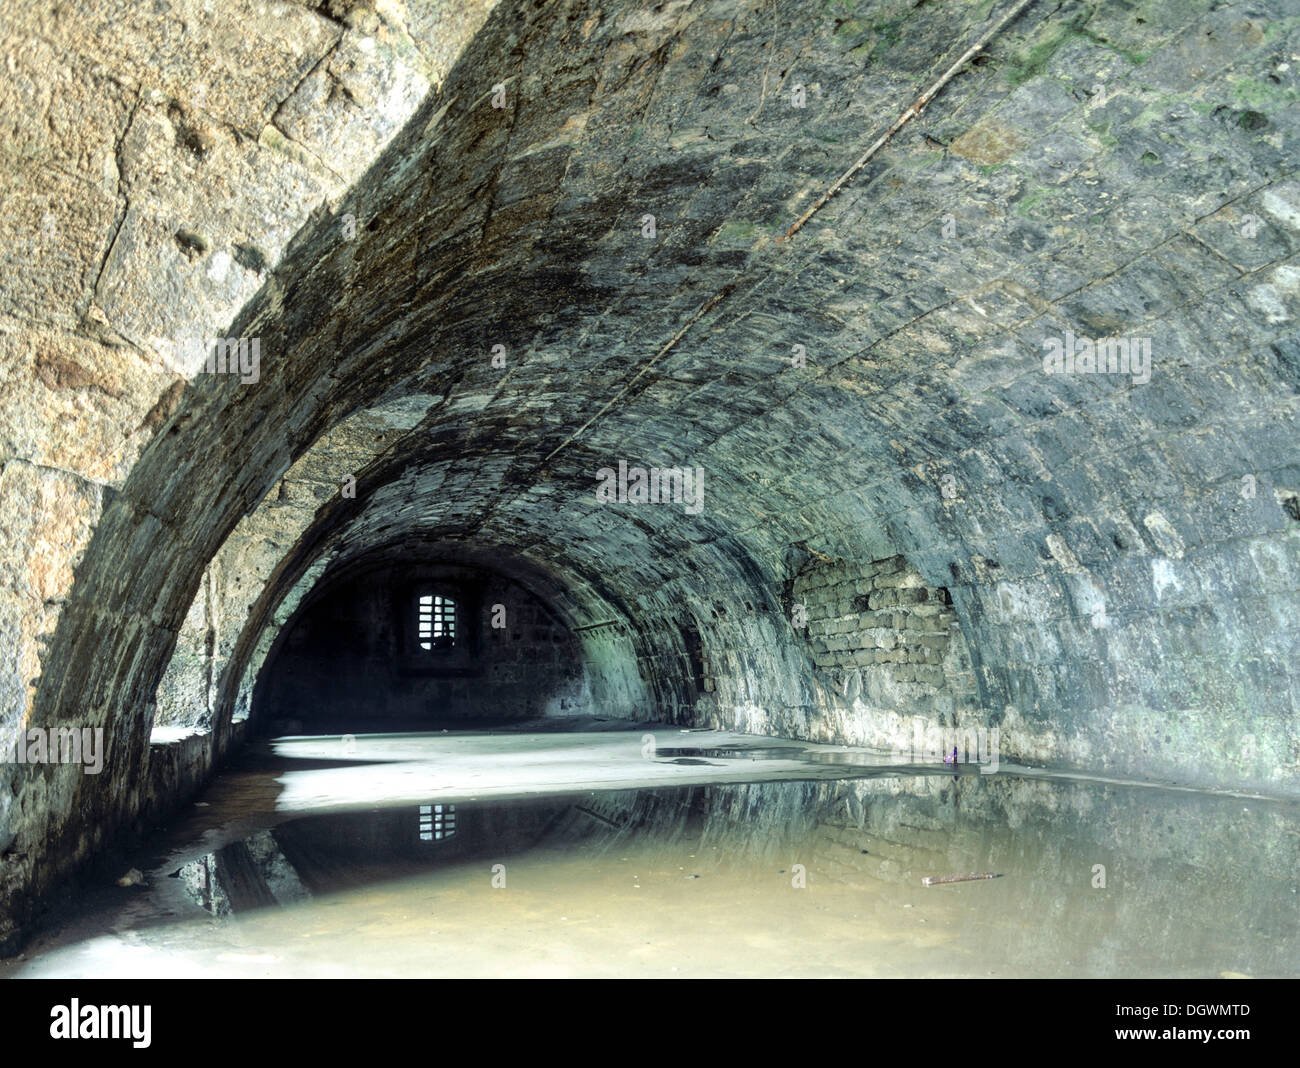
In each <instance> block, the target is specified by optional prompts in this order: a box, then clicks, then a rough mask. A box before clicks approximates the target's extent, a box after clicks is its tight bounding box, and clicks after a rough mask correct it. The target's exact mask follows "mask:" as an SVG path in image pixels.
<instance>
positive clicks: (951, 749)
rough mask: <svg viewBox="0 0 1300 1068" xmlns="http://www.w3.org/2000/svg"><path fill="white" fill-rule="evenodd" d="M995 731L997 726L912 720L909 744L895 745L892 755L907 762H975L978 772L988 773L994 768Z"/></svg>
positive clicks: (995, 752) (996, 743)
mask: <svg viewBox="0 0 1300 1068" xmlns="http://www.w3.org/2000/svg"><path fill="white" fill-rule="evenodd" d="M998 734H999V728H997V727H940V726H939V725H938V724H935V723H926V722H925V721H924V720H920V719H914V720H913V721H912V744H911V747H910V748H909V747H908V746H907V745H906V744H904V743H900V744H898V745H895V746H894V749H893V755H894V756H895V758H898V759H901V760H905V761H907V762H908V763H911V764H937V763H939V762H940V761H943V763H945V764H951V765H953V766H954V767H955V766H956V765H958V764H978V765H979V769H980V774H982V775H992V774H994V773H995V772H996V771H997V770H998Z"/></svg>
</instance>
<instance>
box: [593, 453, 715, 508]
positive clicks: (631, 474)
mask: <svg viewBox="0 0 1300 1068" xmlns="http://www.w3.org/2000/svg"><path fill="white" fill-rule="evenodd" d="M596 483H597V485H596V500H597V501H599V502H600V503H601V504H684V505H685V506H686V512H687V513H688V514H690V515H699V514H700V512H701V510H703V508H704V468H702V467H696V468H694V469H692V468H689V467H649V468H646V467H629V466H628V463H627V461H626V460H619V462H618V470H617V471H615V470H614V468H612V467H602V468H601V469H600V470H599V471H597V472H596Z"/></svg>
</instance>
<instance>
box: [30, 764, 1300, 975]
mask: <svg viewBox="0 0 1300 1068" xmlns="http://www.w3.org/2000/svg"><path fill="white" fill-rule="evenodd" d="M755 751H762V750H755ZM767 751H768V752H770V751H772V750H770V749H769V750H767ZM659 752H660V754H661V755H662V754H663V753H665V752H666V751H665V750H660V751H659ZM667 752H671V751H667ZM747 755H748V754H747ZM759 759H763V758H761V757H760V758H759ZM961 770H962V772H963V773H962V774H959V775H957V776H955V777H954V776H953V775H952V774H951V772H950V771H945V770H944V769H928V773H926V774H914V773H911V772H909V771H907V770H901V771H900V769H897V768H895V769H876V773H874V774H873V775H872V776H870V777H865V778H852V779H844V780H833V779H832V780H821V781H781V782H771V781H769V782H750V783H742V784H726V785H694V786H683V787H677V788H656V789H640V790H618V791H601V792H589V791H588V792H581V793H575V794H573V795H570V796H564V797H546V798H537V799H525V800H512V801H478V802H473V801H468V802H467V801H464V800H457V801H455V802H449V801H446V800H444V799H440V798H438V797H431V798H428V799H426V800H425V801H423V802H422V803H420V804H412V805H404V806H394V807H386V808H382V809H371V810H364V811H351V812H339V813H332V814H329V815H309V816H301V817H297V818H288V817H286V818H285V819H284V820H283V822H278V823H276V824H275V825H274V826H267V827H263V828H260V829H257V830H255V831H254V832H253V833H250V834H248V835H246V836H244V837H242V838H241V839H239V840H236V841H229V842H226V843H224V844H222V845H220V846H219V847H218V848H214V849H211V850H210V851H207V852H204V851H202V850H198V851H193V850H192V851H191V853H190V854H189V855H185V856H176V855H173V856H172V857H170V858H169V859H168V861H167V862H166V864H165V865H159V866H155V867H154V868H153V869H151V870H149V871H148V872H147V877H146V885H145V886H143V887H138V888H133V889H129V890H122V891H120V892H116V891H115V893H119V901H120V902H126V903H127V904H125V905H123V904H119V905H118V906H117V909H116V911H115V912H113V913H112V915H111V916H108V917H105V918H101V919H99V920H97V921H94V922H92V921H90V920H83V922H82V924H81V926H80V928H79V929H77V931H76V933H75V936H72V935H69V934H67V933H66V932H65V934H64V936H63V937H62V939H61V940H52V941H51V940H47V941H46V944H45V945H44V947H37V948H38V949H43V951H40V952H37V953H35V954H31V956H32V959H30V960H28V961H24V962H17V964H16V966H15V965H13V964H12V963H11V966H10V968H9V971H10V973H11V974H15V975H20V976H21V975H26V976H38V975H59V976H68V977H91V976H110V975H111V976H114V977H123V976H178V977H180V976H195V977H197V976H229V977H255V976H283V977H290V976H352V975H357V976H425V975H435V976H465V977H470V976H531V977H542V976H551V977H554V976H601V977H605V976H609V977H618V976H670V977H671V976H677V977H687V976H692V977H695V976H750V975H782V976H900V977H901V976H916V977H920V976H972V977H986V976H1001V977H1008V976H1030V977H1040V976H1041V977H1048V976H1094V977H1106V976H1146V977H1156V976H1160V977H1163V976H1171V977H1180V976H1181V977H1197V976H1203V977H1215V976H1219V975H1221V974H1223V973H1229V972H1231V973H1239V974H1244V975H1250V976H1294V975H1296V974H1297V959H1298V958H1300V954H1298V953H1297V950H1300V935H1298V933H1297V916H1300V897H1298V896H1297V885H1296V874H1297V871H1298V870H1300V806H1297V805H1295V804H1292V803H1286V802H1279V801H1243V800H1241V799H1235V798H1225V797H1220V796H1213V795H1205V794H1195V793H1190V792H1183V793H1175V792H1170V791H1164V790H1160V789H1154V788H1141V787H1133V786H1121V785H1114V784H1107V783H1098V782H1090V781H1065V782H1062V781H1048V780H1043V779H1031V778H1018V777H1015V776H1012V775H1007V774H997V775H981V774H979V773H978V772H977V771H976V770H975V769H965V768H963V769H961ZM376 774H382V769H380V770H379V771H377V772H376ZM953 875H996V876H999V877H998V878H979V879H974V880H970V881H963V882H953V883H942V884H939V885H932V886H928V887H926V886H923V885H922V879H924V878H926V877H933V876H953Z"/></svg>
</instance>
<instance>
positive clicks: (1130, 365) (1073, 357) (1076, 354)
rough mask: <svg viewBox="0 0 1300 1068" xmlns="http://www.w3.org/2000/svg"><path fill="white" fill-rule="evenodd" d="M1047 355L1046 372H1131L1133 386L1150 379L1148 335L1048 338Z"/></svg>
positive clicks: (1045, 347)
mask: <svg viewBox="0 0 1300 1068" xmlns="http://www.w3.org/2000/svg"><path fill="white" fill-rule="evenodd" d="M1043 348H1044V349H1046V350H1047V351H1046V355H1044V356H1043V370H1044V371H1045V372H1047V373H1048V374H1049V375H1053V374H1067V375H1094V374H1097V375H1106V374H1109V375H1132V376H1133V382H1134V384H1136V385H1139V386H1140V385H1144V384H1145V383H1147V382H1150V381H1151V339H1150V338H1149V337H1102V338H1096V339H1095V340H1094V339H1093V338H1088V337H1080V338H1076V337H1075V336H1074V331H1073V330H1067V331H1066V332H1065V337H1064V338H1063V339H1062V338H1059V337H1049V338H1045V339H1044V341H1043Z"/></svg>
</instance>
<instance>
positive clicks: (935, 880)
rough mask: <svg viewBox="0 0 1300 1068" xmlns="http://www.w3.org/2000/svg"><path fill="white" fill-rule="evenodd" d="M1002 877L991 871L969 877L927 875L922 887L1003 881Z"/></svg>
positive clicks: (980, 872)
mask: <svg viewBox="0 0 1300 1068" xmlns="http://www.w3.org/2000/svg"><path fill="white" fill-rule="evenodd" d="M1001 878H1002V876H1001V875H999V874H997V873H996V872H991V871H977V872H971V873H970V874H969V875H927V876H926V877H925V878H924V879H922V880H921V885H922V886H938V885H939V884H940V883H969V882H973V881H974V880H976V879H1001Z"/></svg>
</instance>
